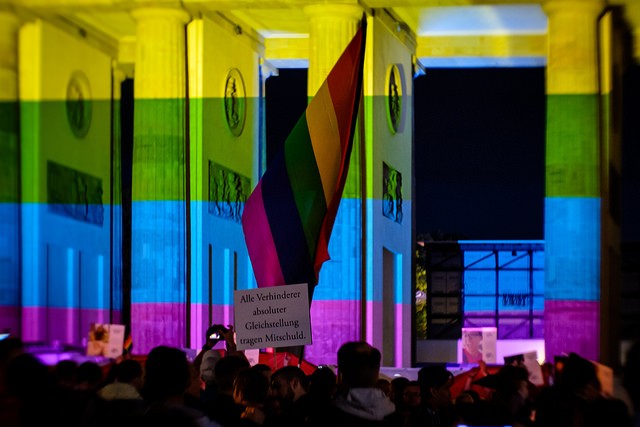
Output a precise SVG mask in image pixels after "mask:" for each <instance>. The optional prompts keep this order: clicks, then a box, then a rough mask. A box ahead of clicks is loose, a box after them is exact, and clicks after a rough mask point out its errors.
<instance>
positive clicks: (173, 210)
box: [131, 8, 189, 353]
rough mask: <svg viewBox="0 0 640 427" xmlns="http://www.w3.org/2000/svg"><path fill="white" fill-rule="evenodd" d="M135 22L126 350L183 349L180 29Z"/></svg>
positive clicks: (160, 14)
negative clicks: (161, 346) (128, 342)
mask: <svg viewBox="0 0 640 427" xmlns="http://www.w3.org/2000/svg"><path fill="white" fill-rule="evenodd" d="M133 16H134V18H135V19H136V21H137V31H136V36H137V37H136V43H137V44H136V62H135V80H134V97H135V103H134V106H135V110H134V111H135V113H134V137H133V177H132V180H133V184H132V220H131V222H132V242H131V246H132V247H131V327H132V337H133V345H134V351H135V352H136V353H146V352H148V351H149V350H150V349H151V347H153V346H155V345H159V344H167V345H174V346H178V347H183V346H185V344H186V327H187V325H186V301H187V299H186V289H187V275H186V265H187V262H188V261H187V259H186V236H187V234H186V233H187V224H186V197H187V195H186V183H187V180H188V177H187V170H186V168H185V165H186V160H185V159H186V141H185V139H186V134H185V128H186V123H185V95H186V80H185V79H186V76H185V70H186V63H185V29H184V25H185V24H186V23H187V22H188V20H189V15H188V14H187V13H186V12H185V11H183V10H178V9H163V8H145V9H139V10H136V11H134V12H133Z"/></svg>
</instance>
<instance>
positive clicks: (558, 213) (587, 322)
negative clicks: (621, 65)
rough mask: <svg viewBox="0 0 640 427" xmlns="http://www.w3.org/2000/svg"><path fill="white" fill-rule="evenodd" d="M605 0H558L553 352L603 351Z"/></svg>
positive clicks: (550, 134)
mask: <svg viewBox="0 0 640 427" xmlns="http://www.w3.org/2000/svg"><path fill="white" fill-rule="evenodd" d="M603 7H604V1H602V0H553V1H548V2H547V3H546V4H545V10H546V12H547V16H548V19H549V29H548V43H549V45H548V61H547V83H546V84H547V136H546V194H545V312H544V313H545V314H544V333H545V345H546V350H545V352H546V355H547V358H548V359H549V360H553V356H555V355H559V354H561V353H562V352H570V351H573V352H577V353H578V354H580V355H581V356H583V357H586V358H589V359H594V360H595V359H598V358H599V336H600V229H601V221H600V204H601V199H600V175H599V173H600V163H599V162H600V159H599V156H600V152H599V127H598V97H599V95H598V71H597V62H596V61H597V53H596V52H597V51H596V46H597V45H596V34H597V33H596V29H597V18H598V15H599V13H600V12H601V11H602V9H603Z"/></svg>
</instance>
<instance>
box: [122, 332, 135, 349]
mask: <svg viewBox="0 0 640 427" xmlns="http://www.w3.org/2000/svg"><path fill="white" fill-rule="evenodd" d="M122 349H123V350H124V351H123V353H124V354H131V352H132V351H133V339H132V338H131V333H129V335H127V338H126V339H125V340H124V344H123V346H122Z"/></svg>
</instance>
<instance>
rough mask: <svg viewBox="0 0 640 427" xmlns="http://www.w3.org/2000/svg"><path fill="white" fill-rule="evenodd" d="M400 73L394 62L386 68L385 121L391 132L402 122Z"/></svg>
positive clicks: (394, 131) (396, 130) (395, 130)
mask: <svg viewBox="0 0 640 427" xmlns="http://www.w3.org/2000/svg"><path fill="white" fill-rule="evenodd" d="M402 86H403V82H402V74H400V70H399V69H398V66H397V65H396V64H391V65H390V66H389V69H388V70H387V80H386V85H385V91H386V95H387V122H388V123H389V129H390V130H391V133H394V134H395V133H397V132H398V129H400V124H401V122H402Z"/></svg>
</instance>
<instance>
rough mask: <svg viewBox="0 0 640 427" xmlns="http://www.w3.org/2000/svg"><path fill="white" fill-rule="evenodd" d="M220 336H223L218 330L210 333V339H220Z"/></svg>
mask: <svg viewBox="0 0 640 427" xmlns="http://www.w3.org/2000/svg"><path fill="white" fill-rule="evenodd" d="M220 338H221V337H220V334H219V333H217V332H214V333H212V334H211V335H209V339H210V340H219V339H220Z"/></svg>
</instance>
